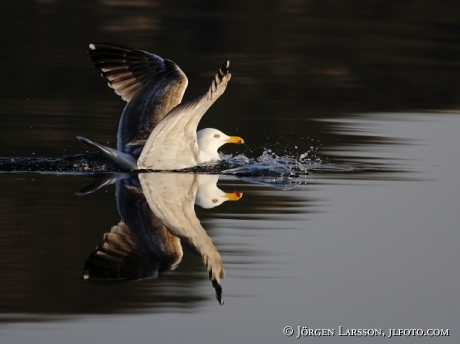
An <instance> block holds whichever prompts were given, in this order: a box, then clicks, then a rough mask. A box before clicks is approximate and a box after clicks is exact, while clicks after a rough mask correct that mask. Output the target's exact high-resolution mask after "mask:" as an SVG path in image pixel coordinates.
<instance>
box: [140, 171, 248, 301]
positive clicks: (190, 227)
mask: <svg viewBox="0 0 460 344" xmlns="http://www.w3.org/2000/svg"><path fill="white" fill-rule="evenodd" d="M206 177H211V178H210V179H212V180H213V181H214V180H215V181H216V182H217V180H216V179H214V178H212V177H214V176H207V175H206V176H203V175H201V176H200V175H195V174H177V173H173V174H160V175H159V174H151V173H143V174H140V175H139V181H140V183H141V185H142V190H144V194H145V198H146V199H147V202H148V204H149V206H150V208H151V209H152V211H153V212H154V213H155V214H156V215H157V216H158V217H159V218H160V219H161V221H162V222H163V224H164V225H165V226H166V227H167V228H168V229H169V230H170V232H171V233H172V234H174V235H176V236H178V237H179V238H180V239H181V242H182V243H184V244H186V245H187V246H188V247H190V248H191V249H192V250H193V251H195V252H196V253H198V254H200V255H201V256H202V257H203V261H204V263H205V265H206V270H207V271H208V272H209V278H210V279H211V281H212V282H213V285H214V287H215V288H216V292H217V296H218V298H219V291H220V290H221V288H220V278H223V277H224V276H225V271H224V267H223V265H222V259H221V257H220V254H219V252H218V251H217V249H216V247H215V246H214V244H213V243H212V239H211V238H210V237H209V236H208V235H207V234H206V231H205V230H204V228H203V227H202V226H201V223H200V221H199V220H198V218H197V217H196V214H195V209H194V207H193V204H194V201H195V197H196V194H197V190H198V187H199V185H200V182H201V183H202V185H203V187H204V188H205V189H213V188H215V189H216V190H219V189H218V188H217V186H216V185H215V183H212V182H208V180H206V179H207V178H206ZM219 191H221V190H219ZM222 193H223V192H222ZM202 194H203V195H205V194H206V192H204V193H202ZM203 197H206V196H203ZM223 197H224V198H226V199H227V200H238V199H240V198H241V194H240V193H233V194H226V195H225V196H223ZM199 202H200V203H207V202H205V201H204V200H203V199H202V200H200V201H199ZM212 202H213V201H212V200H211V203H212ZM214 203H218V202H214ZM220 203H222V202H220Z"/></svg>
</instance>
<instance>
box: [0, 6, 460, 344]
mask: <svg viewBox="0 0 460 344" xmlns="http://www.w3.org/2000/svg"><path fill="white" fill-rule="evenodd" d="M1 7H2V11H0V17H1V21H0V23H1V24H0V25H1V28H2V30H1V31H0V32H1V34H0V44H1V46H2V49H0V51H1V52H0V72H1V75H2V86H0V89H1V92H0V98H1V100H2V102H1V103H2V106H1V110H0V124H1V132H2V135H0V149H1V150H0V156H2V157H3V158H4V159H5V160H2V162H4V161H8V160H11V158H16V157H28V158H31V159H37V158H39V157H47V158H49V159H60V158H61V157H62V156H66V155H70V156H73V155H75V154H89V155H91V151H88V150H87V147H86V146H83V145H82V144H81V143H80V142H79V141H77V140H76V139H75V136H76V135H83V136H86V137H90V138H92V139H94V140H96V141H98V142H101V143H103V144H107V145H109V146H112V147H114V146H115V145H116V131H117V126H118V120H119V116H120V113H121V111H122V109H123V106H124V104H123V101H122V100H120V99H118V96H116V95H115V94H114V93H113V91H112V90H110V89H109V88H108V87H107V86H106V85H105V82H104V81H103V79H102V78H100V77H99V76H98V72H97V71H96V70H95V69H94V68H93V67H92V66H91V63H90V61H88V58H87V54H86V50H87V46H88V44H89V43H90V42H92V41H103V42H104V41H106V42H113V43H119V44H125V45H128V46H133V47H135V48H139V49H143V50H147V51H150V52H153V53H156V54H158V55H160V56H162V57H167V58H170V59H172V60H173V61H175V62H176V63H177V64H178V65H179V66H181V68H182V69H183V70H184V72H185V73H186V74H187V76H188V79H189V88H188V90H187V93H186V96H187V95H192V94H194V93H195V92H197V91H200V90H202V89H204V88H207V87H208V85H209V83H210V81H211V80H212V77H213V73H214V71H215V69H216V68H217V67H218V66H219V65H220V63H221V62H222V60H223V59H224V58H229V59H230V60H231V72H232V75H233V76H232V80H231V81H230V84H229V86H228V88H227V91H226V93H225V94H224V95H223V96H222V97H221V98H220V99H219V100H218V101H217V102H216V103H215V104H214V105H213V107H212V108H211V109H210V111H209V112H208V113H207V114H206V115H205V116H204V118H203V120H202V122H201V123H200V128H204V127H216V128H219V129H220V130H222V131H224V132H225V133H227V134H231V135H239V136H241V137H243V138H244V139H245V142H246V145H244V146H238V147H235V146H233V147H230V146H229V145H226V146H224V147H222V149H221V150H222V152H223V153H225V154H227V155H231V156H232V158H235V157H241V156H243V155H244V157H246V158H252V159H254V161H257V162H261V163H263V162H265V163H267V162H268V163H269V164H270V166H272V167H273V166H274V165H276V164H279V163H280V161H281V162H282V163H284V162H292V161H294V162H295V164H294V165H295V166H290V169H291V170H293V171H294V172H297V174H298V175H297V176H296V177H295V176H284V178H281V177H280V176H277V175H269V176H265V177H261V176H253V175H251V176H247V175H246V176H228V175H227V176H220V177H219V181H218V183H217V187H218V188H219V189H221V190H223V191H225V192H228V193H233V192H236V191H237V192H239V193H242V194H243V195H242V197H241V199H239V200H238V201H235V202H230V201H229V202H224V203H222V204H221V205H219V206H216V207H214V208H210V209H204V208H202V207H199V206H198V205H197V206H193V202H192V203H187V204H189V205H190V208H191V209H194V213H195V215H196V220H197V221H198V224H197V223H196V222H194V223H195V226H193V228H194V229H196V228H200V227H202V228H204V230H205V232H204V233H205V234H206V236H207V237H209V238H211V239H212V241H213V243H214V245H215V248H216V252H217V254H218V255H219V256H220V257H221V259H222V262H223V267H224V269H225V278H223V279H221V280H220V283H221V286H222V288H223V291H222V295H223V299H224V300H225V304H224V305H223V306H220V305H219V303H218V302H217V301H216V291H215V289H214V288H213V285H212V283H211V281H210V280H209V278H208V272H207V271H206V267H205V264H204V262H203V259H202V257H201V256H200V255H197V254H196V253H193V252H192V251H193V250H194V249H193V247H192V248H191V250H190V249H189V248H187V247H185V245H183V246H184V247H183V257H181V259H180V262H179V263H178V265H177V267H176V268H175V269H174V270H172V271H163V269H165V270H168V266H166V268H165V264H163V265H161V264H160V265H161V268H159V269H158V270H156V269H153V268H149V269H144V270H143V271H147V272H149V274H147V275H149V276H147V275H142V276H141V277H143V279H140V280H136V281H124V282H115V281H111V282H103V281H85V280H84V278H83V276H84V274H85V267H86V266H87V265H86V263H85V262H87V260H88V257H89V256H90V255H91V253H92V252H94V251H95V248H96V246H98V245H100V244H101V243H102V242H103V240H104V233H108V232H110V230H111V228H112V227H113V226H115V225H117V224H118V223H119V221H120V218H121V217H126V216H134V215H136V216H138V214H139V212H136V211H134V210H132V209H131V208H130V209H131V210H130V211H128V212H127V213H124V214H125V215H123V210H122V214H120V211H119V210H120V208H122V209H126V208H123V207H121V206H120V203H121V201H120V197H121V196H120V195H119V193H118V191H117V190H118V189H117V188H119V184H118V185H115V184H110V183H107V184H110V185H107V186H102V187H101V188H100V189H98V190H96V191H95V192H92V193H88V194H86V195H85V196H77V195H76V194H75V193H77V192H79V191H81V190H82V189H83V190H88V189H87V188H88V185H94V184H93V183H94V182H95V181H96V179H97V178H99V177H101V176H106V177H107V175H103V174H100V172H101V171H94V170H91V171H77V172H78V173H74V172H75V171H73V172H72V173H61V171H53V172H52V173H50V172H46V173H36V172H29V173H18V172H16V173H0V185H1V190H2V196H1V197H0V202H1V207H0V211H1V216H0V248H1V252H2V255H1V259H0V268H1V271H2V279H1V280H2V283H0V338H1V339H0V341H1V342H2V343H3V342H5V343H25V342H34V343H54V342H66V343H74V342H75V343H77V342H78V343H81V342H82V341H91V342H95V343H99V342H101V343H102V342H108V341H111V342H115V343H126V342H131V343H140V342H160V343H163V342H179V341H187V342H192V343H194V342H209V341H219V342H223V343H235V342H253V343H259V342H260V343H262V342H263V343H269V342H277V343H278V342H284V341H299V340H300V341H305V340H308V341H309V342H337V343H342V342H355V341H356V340H365V341H366V342H374V341H375V342H379V341H385V340H389V341H391V342H394V343H405V342H417V343H419V342H427V343H428V342H429V343H437V342H443V343H457V342H458V339H459V335H458V332H459V331H460V328H459V326H458V324H459V321H460V312H459V309H460V302H459V301H458V294H459V291H460V290H459V287H458V276H459V273H460V271H459V266H460V264H459V263H460V255H459V253H458V252H459V251H458V247H457V246H458V242H459V240H460V234H459V233H460V232H459V223H460V215H459V212H458V209H459V204H460V202H459V201H460V199H459V198H460V196H459V195H460V187H459V184H458V181H457V179H458V176H457V175H458V170H459V167H460V166H459V153H458V147H460V142H459V135H458V131H459V128H460V115H459V111H458V109H459V103H460V98H459V95H460V87H459V84H458V80H459V77H460V69H459V68H458V67H459V64H458V58H459V55H460V45H459V43H458V42H459V38H460V37H459V36H460V20H459V19H458V16H457V13H458V11H457V9H458V10H460V8H459V4H457V2H454V1H446V2H443V3H440V2H434V1H419V2H410V1H409V2H396V1H385V2H384V1H374V2H362V1H341V2H336V1H308V2H302V1H282V2H277V3H273V4H272V3H270V4H268V3H265V2H258V1H255V2H241V1H236V2H232V3H228V4H226V3H218V2H189V1H179V2H175V3H174V4H173V3H169V2H161V1H155V2H154V1H136V2H129V3H128V2H123V1H98V2H91V3H85V4H83V3H81V2H77V1H66V2H60V1H35V2H33V1H30V2H28V3H27V4H23V3H20V2H6V3H4V4H2V5H1ZM227 146H228V147H227ZM298 162H300V164H298ZM305 169H306V170H307V171H308V173H305ZM102 170H104V169H102ZM66 171H67V172H69V171H68V170H66ZM152 175H154V174H152ZM170 175H171V174H170ZM170 175H166V176H165V175H164V174H157V177H153V178H152V183H153V184H151V185H160V184H158V183H163V184H161V185H166V184H165V183H170V182H168V181H167V180H168V178H180V177H179V176H180V175H177V176H175V175H174V177H171V176H170ZM185 176H186V177H185V178H186V179H187V178H188V179H187V180H192V179H193V178H198V177H196V176H197V175H196V174H193V173H188V174H186V175H185ZM142 178H143V177H142ZM146 178H147V177H146ZM175 180H176V182H175V183H173V184H174V185H176V186H178V185H183V184H181V183H185V185H192V184H187V183H190V181H188V182H184V181H182V182H179V181H178V180H179V179H175ZM193 180H194V179H193ZM125 182H126V180H125ZM120 183H121V182H120ZM136 183H137V184H136ZM155 183H157V184H155ZM141 184H142V181H140V182H135V183H134V184H132V185H131V186H134V189H133V188H131V189H129V190H139V187H140V185H141ZM168 185H171V183H170V184H168ZM85 188H86V189H85ZM136 188H137V189H136ZM191 189H193V188H192V187H191V186H188V189H187V190H191ZM142 190H143V192H144V195H145V198H146V199H147V201H145V202H144V201H142V202H139V201H138V203H129V204H144V205H145V204H146V202H147V203H148V200H149V196H148V195H153V196H154V197H151V201H155V200H160V199H162V200H164V199H166V200H167V199H168V197H169V196H165V195H163V196H162V197H160V196H159V195H158V194H157V193H155V192H153V191H152V192H150V193H149V192H146V191H145V190H147V189H145V190H144V189H142ZM178 190H179V189H176V191H175V192H174V193H171V194H173V195H174V197H179V196H180V195H182V193H180V192H179V191H178ZM136 192H137V191H136ZM116 194H117V195H118V196H116ZM136 195H139V193H136ZM187 202H188V201H187ZM171 204H173V205H174V204H185V201H184V200H182V201H181V202H177V201H176V202H174V201H173V202H171ZM150 206H151V207H153V208H154V205H153V206H152V204H151V203H150ZM142 209H144V210H145V211H147V210H148V209H151V208H145V207H144V208H142ZM126 214H129V215H126ZM148 214H149V213H147V215H148ZM144 215H145V213H144ZM139 216H140V215H139ZM135 218H136V219H141V218H143V219H145V217H142V216H140V217H135ZM171 219H172V220H171ZM177 219H178V217H177V216H176V217H172V218H171V217H169V218H168V217H164V218H162V221H173V220H177ZM133 221H134V220H133ZM193 221H195V218H193ZM190 223H191V222H190ZM170 226H171V227H173V225H170ZM176 234H177V233H176ZM180 234H181V235H182V236H183V242H185V241H186V237H187V235H186V234H187V233H185V234H184V233H180ZM201 234H202V235H203V233H201ZM135 235H137V238H139V236H140V235H141V234H139V233H137V234H135ZM202 238H203V236H202ZM162 240H163V239H162ZM160 241H161V240H160ZM189 246H190V245H189ZM192 246H193V245H192ZM195 250H196V249H195ZM143 252H144V251H143ZM144 253H145V252H144ZM144 253H143V254H144ZM140 256H141V257H144V256H142V254H141V255H140ZM151 257H152V255H150V256H149V258H148V259H150V260H148V259H147V258H146V259H140V260H138V261H137V262H139V261H140V262H144V263H145V262H159V261H160V262H164V260H158V259H157V260H156V261H154V260H152V259H153V258H151ZM145 265H148V264H147V263H145ZM148 266H150V267H152V266H157V265H155V264H153V263H152V264H151V265H148ZM215 266H217V265H215ZM157 274H159V275H161V277H159V278H153V277H155V276H156V275H157ZM147 277H149V278H147ZM150 277H152V278H150ZM288 325H289V326H292V327H293V328H294V335H293V336H292V337H287V336H285V335H284V334H283V328H284V327H285V326H288ZM297 326H300V327H302V326H305V327H308V328H311V329H332V330H334V331H335V336H334V337H331V338H317V337H301V338H299V339H297V340H296V339H295V337H297V336H298V333H297ZM339 326H343V329H342V332H345V331H346V329H382V330H383V332H384V333H385V335H386V337H385V338H381V337H373V338H371V339H368V338H366V339H356V338H355V337H347V336H339ZM389 329H421V330H424V331H426V330H428V329H444V330H445V329H448V330H449V336H444V337H430V336H422V337H418V336H409V337H406V336H398V337H393V338H390V339H388V338H387V337H388V334H389V332H388V330H389Z"/></svg>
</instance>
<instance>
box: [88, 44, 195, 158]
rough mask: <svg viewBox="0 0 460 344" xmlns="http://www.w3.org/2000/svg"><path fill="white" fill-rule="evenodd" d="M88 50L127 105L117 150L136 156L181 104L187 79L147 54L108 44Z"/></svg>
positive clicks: (170, 64)
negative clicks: (154, 131) (161, 122)
mask: <svg viewBox="0 0 460 344" xmlns="http://www.w3.org/2000/svg"><path fill="white" fill-rule="evenodd" d="M89 48H90V50H89V51H88V53H89V56H90V59H91V61H92V62H93V63H94V66H95V67H96V68H97V69H99V70H100V71H101V73H102V77H103V78H104V79H106V80H107V81H108V84H109V87H111V88H113V89H114V90H115V92H116V93H117V94H118V95H120V96H121V97H122V99H124V100H126V101H127V102H128V104H127V105H126V107H125V109H124V111H123V114H122V116H121V119H120V124H119V127H118V144H117V150H119V151H121V152H124V153H129V154H136V153H135V151H136V150H139V147H142V146H143V144H145V141H146V140H147V139H148V137H149V135H150V133H151V131H152V130H153V128H154V127H155V126H156V124H157V123H158V122H159V121H160V120H161V119H162V118H163V117H164V116H165V115H166V114H167V113H168V112H169V111H170V110H171V109H172V108H174V107H175V106H176V105H178V104H179V103H180V102H181V101H182V97H183V95H184V92H185V89H186V88H187V84H188V81H187V77H186V76H185V74H184V72H182V70H181V69H180V68H179V66H177V65H176V64H175V63H174V62H173V61H171V60H168V59H163V58H161V57H159V56H157V55H155V54H151V53H148V52H145V51H141V50H135V49H131V48H128V47H124V46H121V45H116V44H107V43H91V44H90V45H89ZM138 154H140V152H139V153H138ZM138 154H137V155H138Z"/></svg>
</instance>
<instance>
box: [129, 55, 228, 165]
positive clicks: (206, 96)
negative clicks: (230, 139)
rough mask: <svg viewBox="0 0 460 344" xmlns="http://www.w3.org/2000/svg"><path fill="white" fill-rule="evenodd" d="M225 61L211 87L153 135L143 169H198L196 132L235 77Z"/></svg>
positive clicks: (181, 106)
mask: <svg viewBox="0 0 460 344" xmlns="http://www.w3.org/2000/svg"><path fill="white" fill-rule="evenodd" d="M229 66H230V61H229V60H225V61H224V63H223V65H222V67H221V68H220V69H219V71H218V72H217V74H216V76H215V78H214V80H213V81H212V84H211V87H209V89H208V90H205V91H202V92H200V93H198V94H196V95H194V96H193V97H191V98H189V99H187V100H186V101H184V102H182V103H181V104H179V105H177V106H176V107H175V108H174V109H172V110H171V111H170V112H169V113H168V114H167V115H166V116H165V117H164V118H163V120H161V121H160V122H159V123H158V125H157V126H156V127H155V128H154V130H153V131H152V133H151V134H150V136H149V138H148V140H147V143H146V144H145V146H144V149H143V150H142V153H141V155H140V157H139V159H138V162H137V164H138V167H139V168H140V169H155V170H162V169H180V168H186V167H191V166H195V165H196V164H197V159H198V157H199V153H200V151H199V148H198V144H197V138H196V129H197V127H198V123H199V122H200V120H201V118H202V117H203V115H204V114H205V113H206V111H207V110H208V109H209V108H210V107H211V105H212V104H213V103H214V102H215V101H216V100H217V98H219V97H220V96H221V95H222V94H223V93H224V92H225V89H226V88H227V84H228V82H229V80H230V77H231V74H230V73H229V72H228V67H229Z"/></svg>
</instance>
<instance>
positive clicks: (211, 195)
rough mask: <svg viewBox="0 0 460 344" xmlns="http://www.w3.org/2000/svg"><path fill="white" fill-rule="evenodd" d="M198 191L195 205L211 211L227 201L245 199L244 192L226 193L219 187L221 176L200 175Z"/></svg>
mask: <svg viewBox="0 0 460 344" xmlns="http://www.w3.org/2000/svg"><path fill="white" fill-rule="evenodd" d="M197 176H198V182H199V186H198V190H197V192H196V198H195V204H196V205H199V206H200V207H202V208H205V209H210V208H214V207H217V206H218V205H221V204H222V203H224V202H226V201H238V200H239V199H240V198H241V197H243V193H242V192H238V191H235V192H224V191H222V190H221V189H219V188H218V187H217V185H216V184H217V181H218V180H219V176H218V175H216V174H198V175H197Z"/></svg>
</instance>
